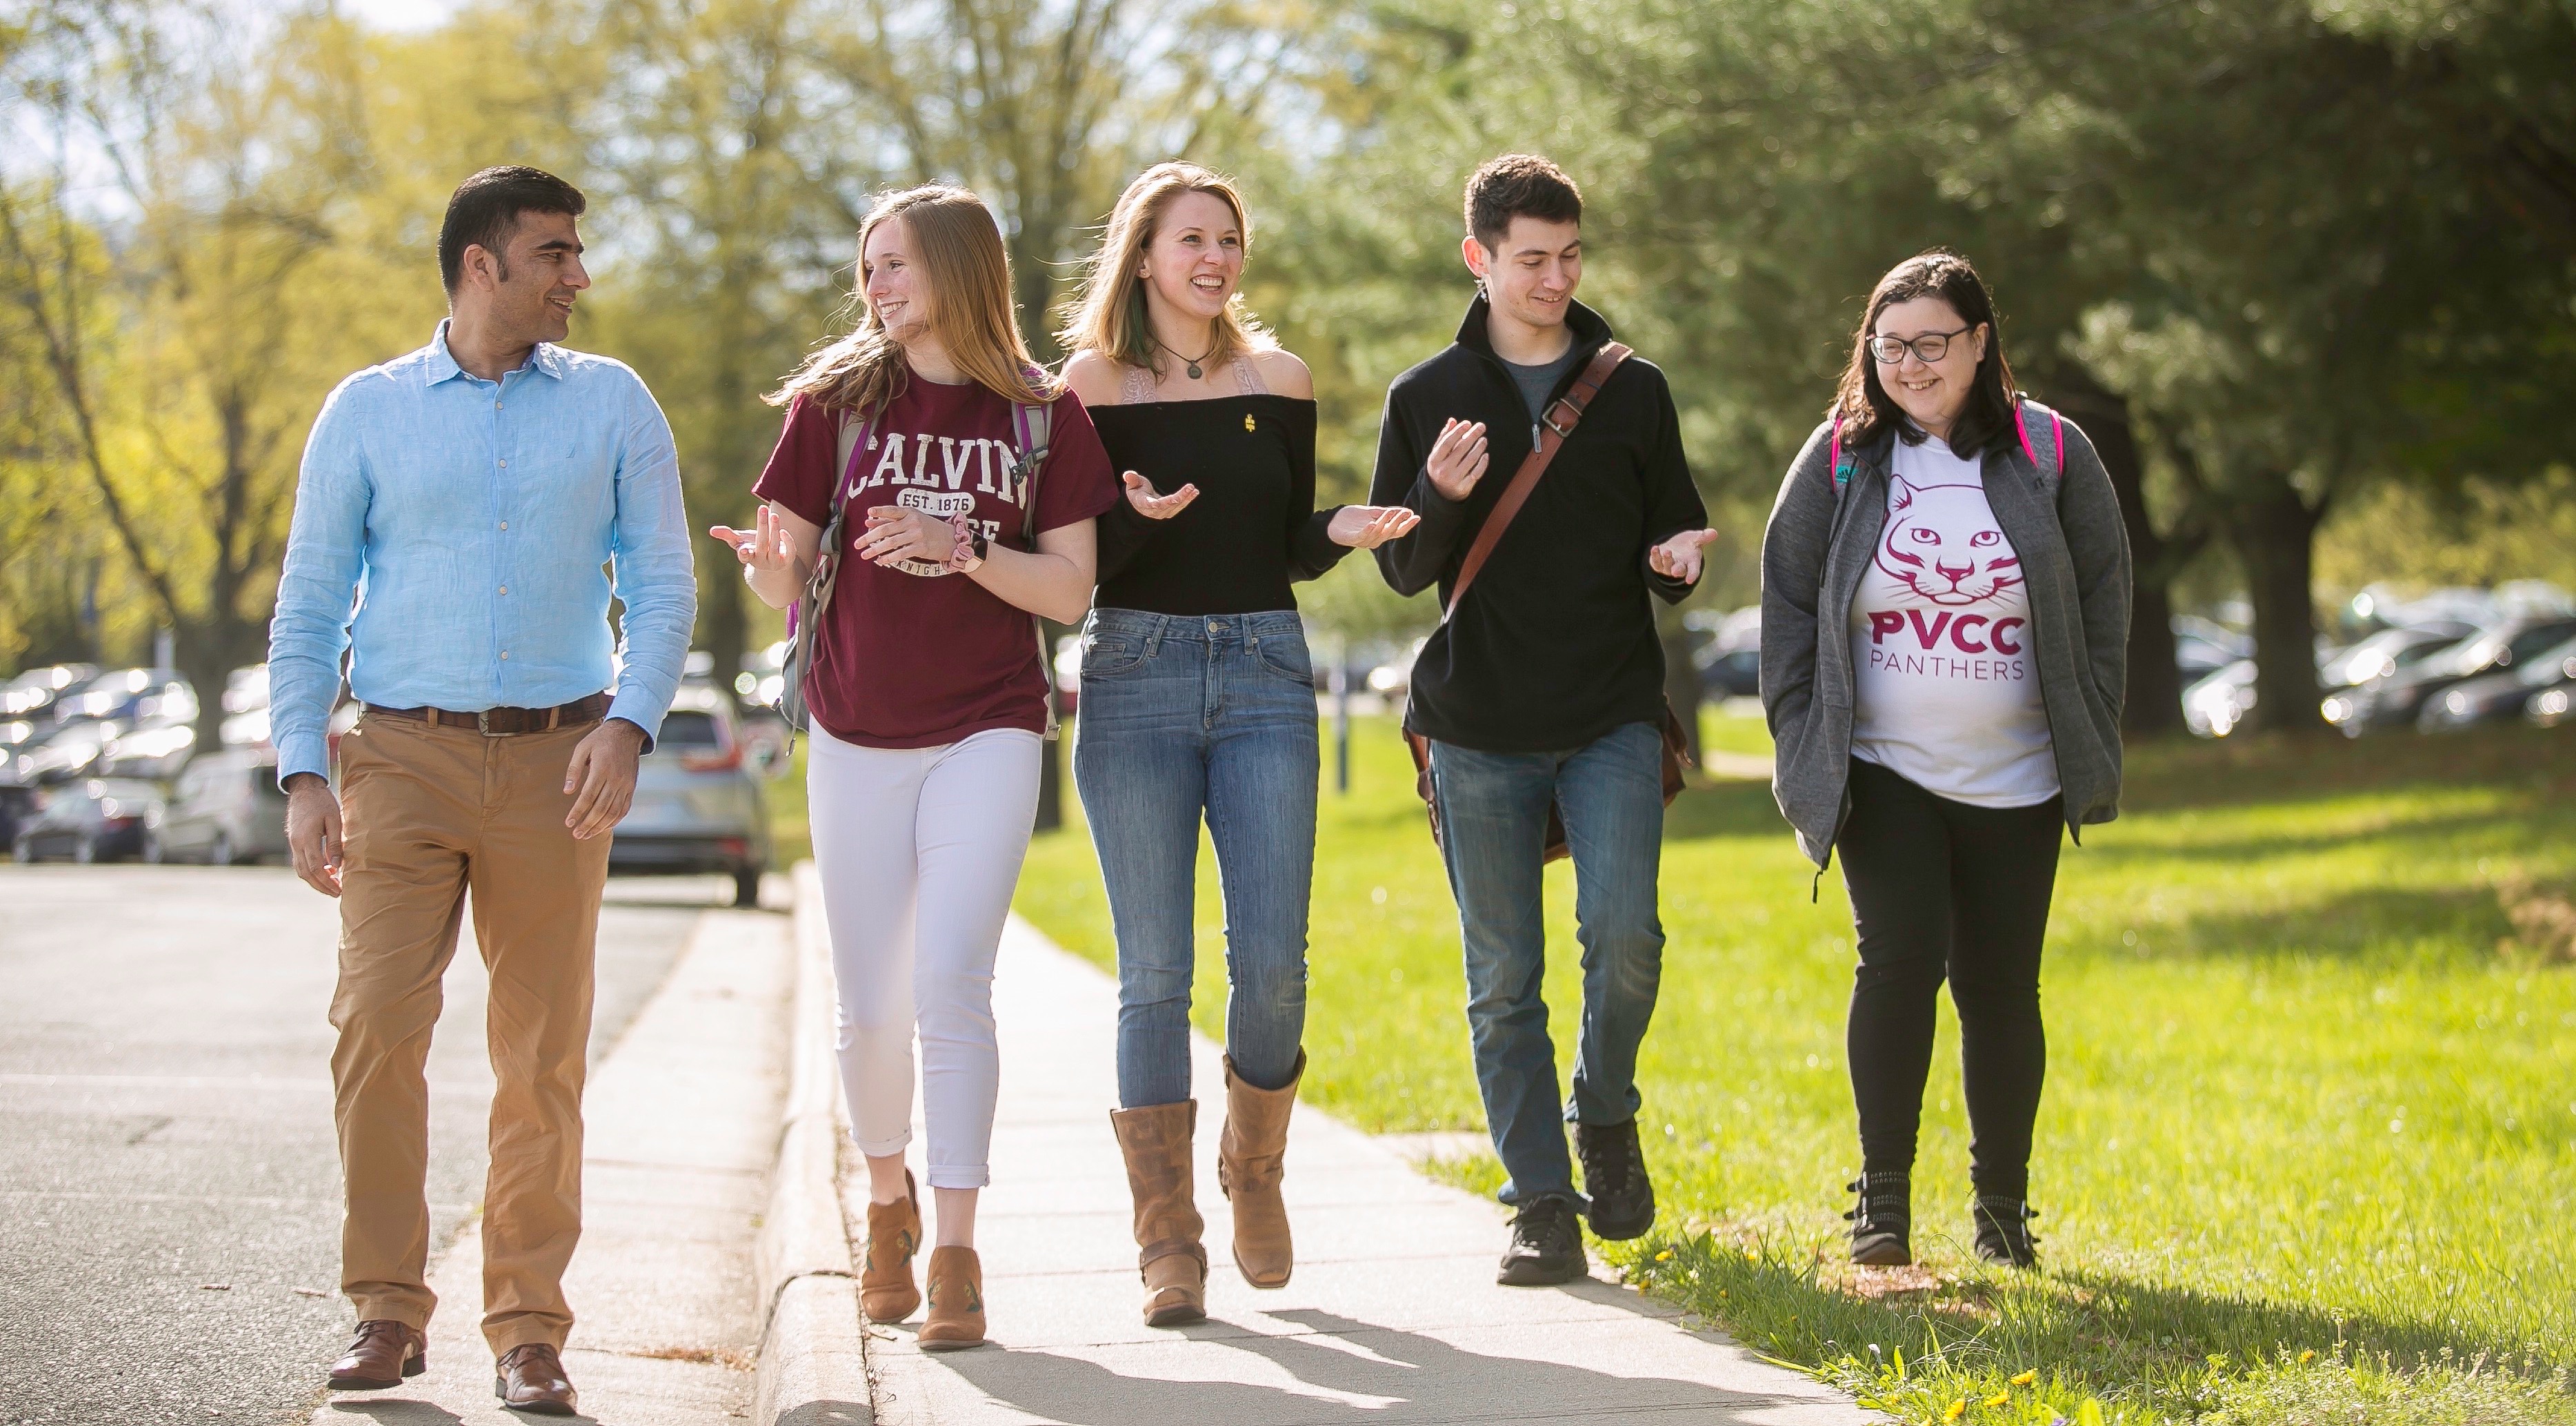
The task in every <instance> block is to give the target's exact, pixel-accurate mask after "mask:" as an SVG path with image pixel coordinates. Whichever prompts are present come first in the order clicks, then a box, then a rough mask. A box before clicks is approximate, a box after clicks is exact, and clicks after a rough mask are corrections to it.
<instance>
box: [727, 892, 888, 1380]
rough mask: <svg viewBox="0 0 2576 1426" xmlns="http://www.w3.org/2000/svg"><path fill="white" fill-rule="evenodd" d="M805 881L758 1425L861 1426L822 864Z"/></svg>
mask: <svg viewBox="0 0 2576 1426" xmlns="http://www.w3.org/2000/svg"><path fill="white" fill-rule="evenodd" d="M795 880H796V930H795V935H796V1012H795V1014H796V1019H795V1041H796V1042H795V1050H794V1059H793V1060H792V1061H791V1069H790V1071H789V1078H788V1089H787V1112H786V1118H785V1122H784V1123H783V1125H782V1126H781V1128H780V1131H779V1140H778V1164H777V1167H776V1168H774V1169H773V1170H771V1173H770V1190H769V1212H768V1214H767V1216H765V1217H764V1218H763V1219H762V1220H761V1225H760V1238H759V1241H758V1242H757V1243H756V1244H755V1245H754V1248H753V1263H754V1270H755V1272H756V1273H757V1274H758V1282H759V1288H760V1302H761V1304H762V1328H761V1336H760V1366H759V1372H758V1376H757V1380H756V1385H755V1387H754V1407H753V1419H754V1420H756V1421H758V1422H760V1423H761V1426H825V1423H843V1422H846V1423H853V1426H856V1424H857V1423H867V1422H870V1421H872V1420H873V1419H874V1416H873V1413H872V1412H871V1410H870V1407H869V1401H868V1372H867V1361H866V1352H865V1343H866V1331H865V1329H864V1328H863V1327H862V1326H861V1325H860V1323H859V1284H858V1273H857V1269H856V1268H855V1266H854V1265H853V1264H852V1262H851V1258H850V1235H849V1228H848V1225H847V1223H846V1222H845V1221H844V1220H843V1218H842V1216H841V1193H840V1184H839V1162H840V1147H841V1137H842V1129H841V1115H842V1109H841V1092H840V1074H839V1070H838V1067H837V1064H836V1062H835V1060H834V1058H833V1051H832V961H831V948H830V942H829V939H828V937H827V936H826V935H825V932H824V928H823V913H822V905H823V902H822V888H821V884H820V882H819V881H818V880H817V877H816V873H815V871H814V864H813V863H812V862H803V863H800V864H799V865H798V866H797V868H796V871H795Z"/></svg>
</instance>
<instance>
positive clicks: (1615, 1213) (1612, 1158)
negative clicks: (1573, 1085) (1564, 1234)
mask: <svg viewBox="0 0 2576 1426" xmlns="http://www.w3.org/2000/svg"><path fill="white" fill-rule="evenodd" d="M1574 1151H1575V1153H1576V1155H1578V1156H1579V1157H1580V1158H1581V1159H1582V1160H1583V1192H1584V1193H1585V1195H1586V1196H1588V1197H1589V1198H1591V1200H1592V1213H1591V1221H1592V1231H1593V1232H1595V1233H1598V1234H1600V1235H1601V1236H1602V1237H1604V1238H1607V1239H1609V1240H1611V1241H1612V1242H1618V1241H1621V1240H1623V1239H1628V1238H1642V1237H1644V1236H1645V1235H1646V1230H1647V1229H1649V1228H1652V1227H1654V1226H1655V1185H1654V1183H1653V1181H1652V1180H1650V1179H1648V1178H1647V1177H1646V1151H1645V1149H1644V1147H1643V1146H1641V1145H1639V1144H1638V1142H1637V1121H1636V1120H1635V1119H1630V1120H1629V1121H1628V1122H1627V1123H1625V1124H1577V1125H1575V1126H1574Z"/></svg>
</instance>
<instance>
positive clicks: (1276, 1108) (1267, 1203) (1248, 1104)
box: [1216, 1050, 1306, 1287]
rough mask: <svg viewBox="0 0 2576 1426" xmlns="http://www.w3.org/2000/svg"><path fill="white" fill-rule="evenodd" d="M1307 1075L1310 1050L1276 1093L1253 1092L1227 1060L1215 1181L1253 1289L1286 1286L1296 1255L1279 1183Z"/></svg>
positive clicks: (1238, 1262) (1237, 1258) (1237, 1264)
mask: <svg viewBox="0 0 2576 1426" xmlns="http://www.w3.org/2000/svg"><path fill="white" fill-rule="evenodd" d="M1305 1077H1306V1052H1305V1051H1303V1050H1299V1051H1298V1052H1297V1068H1296V1071H1295V1072H1294V1073H1292V1074H1291V1075H1289V1076H1288V1082H1287V1083H1286V1084H1284V1085H1281V1086H1280V1087H1279V1088H1277V1089H1255V1088H1253V1087H1252V1086H1251V1085H1248V1084H1246V1083H1244V1082H1243V1081H1242V1079H1240V1078H1239V1077H1237V1076H1236V1074H1235V1072H1234V1059H1233V1057H1232V1056H1230V1055H1229V1056H1227V1058H1226V1062H1225V1132H1224V1134H1223V1135H1222V1136H1220V1137H1219V1138H1218V1139H1217V1147H1216V1182H1217V1187H1219V1188H1221V1189H1223V1190H1224V1191H1225V1196H1226V1199H1227V1201H1228V1202H1231V1203H1232V1204H1233V1205H1234V1265H1235V1267H1237V1268H1239V1269H1241V1270H1242V1273H1243V1280H1244V1281H1245V1282H1248V1283H1251V1284H1252V1285H1253V1286H1254V1287H1286V1286H1287V1285H1288V1273H1289V1270H1290V1269H1292V1268H1294V1267H1295V1266H1296V1262H1297V1255H1296V1253H1295V1252H1294V1251H1293V1250H1292V1249H1291V1247H1290V1245H1289V1241H1288V1206H1287V1205H1286V1204H1284V1203H1281V1202H1280V1201H1279V1180H1280V1178H1281V1176H1282V1175H1283V1174H1284V1173H1285V1171H1286V1170H1285V1168H1284V1166H1283V1160H1284V1159H1285V1158H1286V1157H1287V1153H1288V1113H1289V1111H1290V1110H1292V1109H1294V1108H1296V1107H1297V1081H1299V1080H1301V1079H1303V1078H1305Z"/></svg>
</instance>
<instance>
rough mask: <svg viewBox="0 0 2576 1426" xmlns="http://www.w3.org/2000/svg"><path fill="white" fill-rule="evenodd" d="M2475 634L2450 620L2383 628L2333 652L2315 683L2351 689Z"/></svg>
mask: <svg viewBox="0 0 2576 1426" xmlns="http://www.w3.org/2000/svg"><path fill="white" fill-rule="evenodd" d="M2476 632H2477V629H2476V628H2475V627H2473V626H2471V625H2468V624H2463V623H2460V622H2459V621H2457V620H2453V619H2438V620H2435V621H2433V622H2431V623H2427V624H2415V625H2409V626H2406V627H2403V628H2393V629H2382V630H2380V631H2379V632H2377V633H2375V634H2371V635H2369V636H2368V637H2366V638H2364V639H2362V640H2361V641H2360V642H2359V643H2356V644H2351V645H2348V646H2346V647H2344V648H2342V649H2338V650H2336V651H2335V653H2334V655H2333V656H2332V657H2331V658H2328V659H2327V660H2326V661H2325V662H2324V663H2322V664H2319V665H2317V684H2318V686H2319V687H2321V688H2327V689H2335V688H2351V687H2354V686H2355V685H2358V684H2364V683H2368V682H2369V681H2371V680H2372V679H2374V678H2385V677H2387V676H2388V675H2390V674H2392V673H2395V672H2397V671H2398V670H2399V669H2403V668H2412V667H2414V666H2415V665H2416V664H2419V663H2422V662H2423V661H2424V660H2426V659H2428V658H2431V657H2432V656H2433V655H2435V654H2437V653H2440V652H2441V651H2442V650H2444V649H2446V648H2449V647H2450V646H2451V645H2453V644H2456V643H2458V642H2459V641H2460V640H2462V639H2465V638H2467V637H2469V636H2470V635H2472V634H2474V633H2476Z"/></svg>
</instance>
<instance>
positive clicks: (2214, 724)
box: [2182, 659, 2255, 738]
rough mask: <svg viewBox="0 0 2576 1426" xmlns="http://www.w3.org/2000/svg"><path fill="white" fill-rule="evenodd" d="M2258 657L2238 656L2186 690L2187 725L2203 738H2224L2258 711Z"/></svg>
mask: <svg viewBox="0 0 2576 1426" xmlns="http://www.w3.org/2000/svg"><path fill="white" fill-rule="evenodd" d="M2254 667H2255V665H2254V661H2253V660H2252V659H2238V660H2236V661H2235V662H2234V663H2231V664H2228V665H2227V666H2225V667H2224V668H2220V669H2218V670H2216V671H2215V672H2212V673H2210V674H2208V675H2207V676H2206V677H2203V678H2201V679H2200V680H2199V681H2197V682H2195V683H2193V684H2192V685H2191V686H2190V687H2189V688H2186V689H2184V690H2183V691H2182V721H2183V726H2184V727H2186V728H2189V729H2190V730H2191V731H2192V734H2193V736H2195V737H2201V738H2224V737H2226V736H2227V735H2228V734H2230V733H2232V732H2235V731H2236V725H2237V724H2239V723H2242V722H2244V721H2245V715H2246V714H2248V713H2251V712H2253V711H2254Z"/></svg>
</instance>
